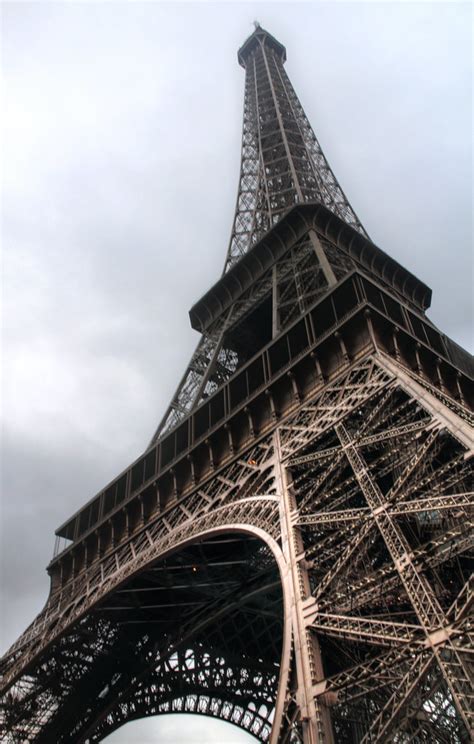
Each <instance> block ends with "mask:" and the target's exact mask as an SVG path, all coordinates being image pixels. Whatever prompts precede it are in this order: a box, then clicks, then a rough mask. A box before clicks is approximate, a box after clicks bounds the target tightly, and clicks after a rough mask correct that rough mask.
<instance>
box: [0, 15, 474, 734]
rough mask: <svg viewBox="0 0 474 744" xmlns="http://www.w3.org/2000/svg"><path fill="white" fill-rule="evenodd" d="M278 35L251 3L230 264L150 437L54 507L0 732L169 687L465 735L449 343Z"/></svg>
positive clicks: (154, 699)
mask: <svg viewBox="0 0 474 744" xmlns="http://www.w3.org/2000/svg"><path fill="white" fill-rule="evenodd" d="M285 58H286V52H285V49H284V47H283V46H282V45H281V44H280V43H279V42H277V41H276V40H275V39H274V38H273V37H270V35H268V34H267V33H266V32H265V31H264V30H263V29H261V28H260V27H257V29H256V31H255V33H254V34H253V35H252V37H250V39H248V40H247V41H246V43H245V44H244V46H243V47H242V48H241V50H240V52H239V61H240V63H241V64H242V65H243V66H244V67H245V70H246V94H245V109H244V133H243V147H242V166H241V168H242V170H241V179H240V186H239V194H238V201H237V208H236V214H235V218H234V225H233V232H232V238H231V243H230V248H229V252H228V256H227V259H226V272H225V274H224V277H223V279H222V280H221V281H220V282H219V283H218V284H217V285H216V286H215V287H214V288H213V290H211V291H210V292H209V293H208V294H207V295H206V297H205V298H203V300H201V301H200V303H198V304H197V305H196V306H195V308H194V315H195V319H196V323H197V324H198V325H199V327H200V328H201V329H202V339H201V342H200V344H199V345H198V349H197V351H196V353H195V354H194V356H193V358H192V360H191V363H190V365H189V367H188V369H187V371H186V373H185V375H184V377H183V379H182V381H181V383H180V385H179V386H178V390H177V393H176V395H175V397H174V399H173V401H172V403H171V405H170V408H169V409H168V412H167V414H166V415H165V418H164V420H163V422H162V424H161V425H160V427H159V428H158V431H157V435H156V436H155V437H154V439H153V441H152V443H151V444H150V446H149V448H148V449H147V450H146V451H145V453H144V454H143V455H142V456H141V457H140V458H138V459H137V460H136V461H135V462H134V463H132V464H131V465H130V467H129V468H127V470H126V471H124V473H122V474H120V475H119V476H118V477H117V478H116V479H115V480H114V481H112V483H110V484H108V486H106V487H105V488H104V489H103V491H101V492H100V493H99V494H98V495H97V496H95V497H94V498H93V499H92V500H91V501H89V502H88V503H87V504H86V505H85V506H84V507H83V508H82V509H81V510H80V511H79V512H77V513H76V514H75V515H73V516H72V517H71V518H70V519H69V520H68V521H67V522H66V523H65V524H63V525H62V526H61V527H60V528H59V529H58V530H57V535H58V541H59V543H60V544H58V550H57V552H56V554H55V556H54V557H53V559H52V561H51V563H50V565H49V567H48V571H49V573H50V575H51V593H50V596H49V598H48V600H47V603H46V606H45V608H44V609H43V611H42V612H41V613H40V614H39V615H38V617H37V618H36V619H35V620H34V622H33V623H32V625H31V626H30V627H29V628H28V629H27V630H26V631H25V632H24V633H23V635H22V636H21V637H20V638H19V639H18V640H17V642H16V643H15V644H14V645H13V646H12V648H11V649H10V650H9V652H8V653H7V654H6V655H5V657H4V658H3V660H2V666H1V674H2V679H1V690H2V695H3V697H2V709H1V727H2V736H3V739H2V740H4V741H6V742H10V743H12V744H13V743H16V744H18V743H19V742H55V743H57V744H62V743H66V742H83V743H85V742H96V741H100V740H102V739H103V738H104V737H105V736H106V735H108V734H109V733H110V732H111V731H113V730H115V729H117V728H118V727H120V726H121V725H123V724H124V723H126V722H127V721H130V720H133V719H135V718H140V717H143V716H148V715H159V714H164V713H170V712H193V713H200V714H203V715H208V716H214V717H218V718H221V719H223V720H226V721H230V722H232V723H234V724H235V725H237V726H240V727H241V728H243V729H245V730H247V731H248V732H250V733H252V734H253V735H254V736H255V737H256V738H257V739H258V740H260V741H269V742H272V743H273V744H276V743H277V742H292V743H294V742H304V743H305V744H321V743H323V744H330V743H332V742H336V743H338V742H342V743H345V742H354V743H356V744H362V743H364V744H366V743H368V742H383V741H386V742H388V741H396V742H400V743H402V742H403V743H404V742H417V743H418V742H419V743H420V744H421V743H422V742H450V743H453V742H454V743H455V744H457V743H458V742H459V743H460V742H467V741H469V740H470V737H471V735H472V730H473V726H474V720H473V706H472V702H473V691H472V672H473V645H472V641H473V638H472V620H471V615H470V611H471V607H472V603H473V598H474V591H473V589H474V587H473V582H472V578H471V573H470V571H471V564H470V558H471V556H472V547H473V541H474V537H473V535H474V532H473V529H472V527H473V524H472V523H473V516H474V514H473V506H474V493H473V491H472V454H473V437H472V423H473V416H472V413H471V408H470V403H471V402H472V375H470V361H469V359H468V358H467V356H465V355H464V353H463V352H462V351H460V350H459V349H458V348H457V347H455V346H454V345H452V344H451V342H450V341H449V339H446V337H445V336H444V335H443V334H442V333H440V332H439V331H438V329H436V328H435V327H434V326H433V325H432V324H431V323H430V321H429V320H428V319H427V318H426V316H425V314H424V309H425V308H426V306H427V305H428V304H429V290H428V289H427V288H426V287H425V286H424V285H423V284H422V283H421V282H419V281H418V280H416V279H415V278H414V277H412V275H410V274H409V273H408V272H405V270H403V269H401V267H399V269H397V265H396V264H395V262H393V261H391V259H389V258H388V257H387V256H385V254H383V253H382V251H379V249H377V248H376V247H375V246H373V245H372V244H371V243H370V241H368V239H367V238H366V236H365V232H364V231H363V228H362V227H361V225H360V223H359V221H358V220H357V218H356V216H355V215H354V213H353V211H352V209H351V208H350V205H349V203H348V202H347V200H346V198H345V197H344V195H343V193H342V191H341V190H340V187H339V186H338V184H337V181H336V179H335V178H334V176H333V174H332V172H331V171H330V169H329V166H328V165H327V163H326V161H325V159H324V156H323V155H322V152H321V150H320V148H319V145H318V143H317V141H316V139H315V137H314V135H313V133H312V130H311V128H310V126H309V124H308V122H307V119H306V117H305V116H304V113H303V111H302V109H301V106H300V104H299V102H298V99H297V98H296V95H295V93H294V91H293V88H292V87H291V84H290V83H289V80H288V78H287V77H286V74H285V72H284V68H283V62H284V60H285ZM303 202H307V204H304V205H303ZM295 204H299V205H300V206H297V207H295V206H294V205H295ZM321 205H322V206H321ZM328 214H329V217H328ZM331 214H332V216H331ZM277 223H278V224H277ZM345 223H347V224H345ZM341 225H342V228H341ZM270 228H272V229H271V230H270ZM336 228H337V229H336ZM268 230H270V232H267V231H268ZM266 232H267V234H266V235H265V237H264V238H263V239H262V236H263V234H264V233H266ZM351 236H352V237H351ZM244 255H245V258H244V259H242V260H241V262H240V261H239V259H240V258H241V256H244Z"/></svg>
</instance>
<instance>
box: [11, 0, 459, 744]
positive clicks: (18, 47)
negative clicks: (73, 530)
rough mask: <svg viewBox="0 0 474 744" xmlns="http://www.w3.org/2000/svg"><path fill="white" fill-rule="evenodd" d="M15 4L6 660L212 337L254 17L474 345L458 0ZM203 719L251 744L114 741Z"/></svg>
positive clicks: (386, 223) (365, 213)
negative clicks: (65, 539) (52, 576)
mask: <svg viewBox="0 0 474 744" xmlns="http://www.w3.org/2000/svg"><path fill="white" fill-rule="evenodd" d="M2 12H3V29H2V67H3V73H4V81H5V82H4V94H3V105H2V110H3V113H4V118H3V138H4V145H5V147H4V162H3V169H2V192H3V194H2V195H3V199H2V256H3V271H4V281H3V303H2V309H3V359H4V361H3V396H2V402H3V406H2V407H3V437H2V450H3V468H2V516H1V522H0V527H1V533H2V534H1V538H2V555H1V558H2V595H3V602H2V618H1V626H2V643H1V646H2V650H5V649H6V648H7V647H8V646H9V645H10V643H12V642H13V640H14V639H15V638H16V637H17V635H19V633H20V632H21V631H22V630H23V629H24V628H25V627H26V625H27V624H28V623H29V622H30V621H31V620H32V619H33V617H34V615H35V614H36V613H37V612H38V611H39V610H40V609H41V607H42V605H43V603H44V601H45V599H46V596H47V593H48V577H47V574H46V573H45V571H44V567H45V566H46V564H47V563H48V561H49V559H50V557H51V554H52V549H53V543H54V530H55V529H56V527H57V526H58V525H59V524H60V523H62V522H63V521H64V520H65V519H66V518H67V517H69V516H70V515H71V514H72V513H73V512H74V511H75V510H76V509H77V508H79V507H80V506H81V505H82V504H83V503H84V502H85V501H86V500H88V499H89V498H90V497H91V496H92V495H93V494H94V493H95V492H96V491H98V490H99V489H100V488H101V487H102V486H103V485H104V484H105V483H106V482H108V481H109V480H110V479H111V478H112V477H113V476H114V475H115V474H116V473H117V472H119V471H120V470H122V468H123V467H125V466H126V465H127V464H128V462H130V461H131V460H133V459H134V458H135V457H136V456H137V455H138V454H139V453H140V451H142V450H143V449H144V447H145V446H146V444H147V442H148V441H149V439H150V437H151V435H152V433H153V431H154V429H155V427H156V425H157V423H158V421H159V419H160V418H161V415H162V414H163V412H164V409H165V407H166V404H167V403H168V402H169V399H170V398H171V396H172V393H173V391H174V388H175V386H176V384H177V382H178V379H179V377H180V376H181V374H182V372H183V370H184V367H185V365H186V363H187V361H188V358H189V356H190V354H191V352H192V350H193V348H194V346H195V344H196V343H197V334H196V333H195V332H194V331H191V329H190V327H189V321H188V316H187V312H188V309H189V308H190V307H191V305H192V304H193V303H194V302H195V301H196V300H197V299H198V298H199V297H200V295H201V294H202V293H203V292H204V291H205V290H206V289H207V288H208V287H209V286H210V285H211V284H212V283H214V281H215V280H216V279H217V278H218V276H219V275H220V272H221V269H222V265H223V261H224V257H225V253H226V250H227V244H228V239H229V234H230V229H231V224H232V216H233V210H234V205H235V196H236V189H237V182H238V171H239V161H240V135H241V119H242V105H243V84H244V71H243V70H242V69H241V68H240V67H239V66H238V64H237V60H236V54H237V49H238V47H239V46H240V45H241V44H242V43H243V41H244V40H245V38H246V37H247V36H248V35H249V34H250V33H251V32H252V30H253V27H252V22H253V21H254V20H255V19H258V20H259V21H260V23H261V24H262V26H264V27H265V28H267V29H268V30H269V31H270V32H271V33H272V34H273V35H275V36H276V37H277V39H279V40H280V41H281V42H282V43H284V44H285V45H286V47H287V52H288V62H287V71H288V74H289V76H290V79H291V81H292V83H293V85H294V86H295V88H296V91H297V93H298V95H299V97H300V99H301V101H302V103H303V106H304V107H305V110H306V113H307V114H308V116H309V119H310V121H311V122H312V124H313V127H314V129H315V132H316V135H317V137H318V138H319V140H320V143H321V145H322V147H323V149H324V151H325V154H326V156H327V158H328V160H329V162H330V164H331V166H332V168H333V170H334V172H335V174H336V176H337V178H338V179H339V181H340V183H341V185H342V187H343V189H344V191H345V193H346V194H347V196H348V198H349V200H350V201H351V203H352V206H353V207H354V209H355V211H356V212H357V213H358V215H359V217H360V218H361V220H362V222H363V224H364V226H365V227H366V229H367V231H368V233H369V234H370V236H371V237H372V239H373V240H374V242H376V243H377V244H378V245H380V246H381V247H382V248H383V249H384V250H385V251H386V252H388V253H390V254H391V255H392V256H393V257H394V258H395V259H397V260H398V261H399V262H401V263H402V264H403V265H405V266H406V267H407V268H408V269H410V270H411V271H412V272H414V273H415V274H417V275H418V276H419V277H420V278H421V279H422V280H423V281H425V282H426V283H427V284H428V285H429V286H431V287H432V289H433V308H432V310H431V311H430V313H429V314H430V317H431V318H432V319H433V320H434V322H436V323H437V324H438V325H439V326H440V327H441V329H442V330H443V331H445V332H446V333H448V334H449V335H450V336H452V337H453V338H454V339H455V340H456V341H458V342H459V343H461V344H462V345H464V346H465V347H470V346H471V343H472V338H471V333H472V306H471V302H472V299H471V292H470V285H471V279H472V265H471V261H472V257H471V256H472V222H471V206H472V145H471V105H472V78H471V76H472V71H471V43H472V39H471V28H472V17H471V9H470V4H468V3H466V4H462V3H456V2H451V3H416V4H415V3H395V4H393V3H392V4H385V3H364V4H360V3H349V4H348V3H338V2H332V3H292V4H291V5H290V4H286V3H240V4H233V3H224V2H221V3H219V4H212V3H207V4H204V3H200V4H193V5H190V4H185V3H175V4H167V3H144V4H141V3H138V2H137V3H120V4H119V3H113V2H108V3H102V4H93V3H88V2H83V3H80V4H69V3H68V4H61V3H59V4H52V3H51V4H48V3H33V4H28V3H3V5H2ZM190 726H191V727H192V728H193V727H194V728H193V731H194V733H193V734H192V737H191V738H192V740H193V742H200V741H202V742H203V743H204V742H210V741H217V742H220V743H221V744H226V743H227V742H228V743H229V744H230V742H234V741H235V742H237V741H242V742H243V741H245V740H248V737H246V735H243V734H241V733H240V732H239V731H238V730H237V729H234V728H233V727H229V726H228V725H225V724H221V726H225V728H224V729H222V728H219V729H216V728H214V725H213V724H212V723H211V724H209V723H208V722H206V721H205V722H204V724H201V728H200V729H199V730H200V731H201V733H200V734H198V733H197V731H198V729H197V728H196V727H197V724H196V723H194V721H193V719H190V718H189V717H188V718H187V719H185V722H184V723H183V722H182V721H180V720H179V718H177V717H170V718H169V719H165V718H163V719H162V720H161V721H160V720H157V721H147V722H144V723H143V722H140V723H138V724H132V725H131V726H130V727H124V729H123V730H122V731H121V732H117V734H115V735H114V736H112V737H110V741H112V740H113V741H114V742H116V743H118V742H135V741H137V742H141V743H142V744H148V743H150V744H151V742H154V741H157V740H158V739H157V738H155V736H154V734H153V732H155V734H156V737H158V734H159V741H160V742H161V744H176V743H179V742H181V741H183V742H184V741H187V740H189V739H190V736H191V733H190V731H191V729H190ZM213 731H214V732H215V733H214V734H212V732H213ZM223 732H225V733H223ZM212 736H214V738H212ZM200 737H201V738H200Z"/></svg>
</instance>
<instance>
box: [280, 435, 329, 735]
mask: <svg viewBox="0 0 474 744" xmlns="http://www.w3.org/2000/svg"><path fill="white" fill-rule="evenodd" d="M274 452H275V477H276V484H277V493H278V494H279V496H280V515H281V516H280V518H281V534H282V550H283V555H284V556H285V559H286V561H287V565H288V571H287V574H286V577H285V579H284V591H285V592H288V593H289V596H290V597H291V601H290V604H291V620H290V621H291V626H292V634H293V651H294V668H295V669H294V671H295V673H296V679H295V684H296V690H295V697H296V705H297V708H298V711H299V714H298V716H297V720H299V721H300V723H301V731H302V736H303V742H304V744H333V742H334V735H333V731H332V724H331V717H330V713H329V710H328V708H327V706H326V705H325V704H324V702H323V701H322V700H321V699H319V700H317V699H315V697H314V685H315V684H316V683H317V682H318V681H320V680H322V679H323V678H324V671H323V664H322V658H321V651H320V648H319V643H318V641H317V638H316V637H315V635H314V634H313V633H312V631H311V630H310V627H309V624H308V623H307V622H306V620H305V612H304V610H305V605H306V604H307V602H308V600H309V601H310V602H311V589H310V583H309V578H308V571H307V568H306V564H305V556H304V548H303V542H302V540H301V536H300V534H299V530H298V528H297V527H295V526H294V525H295V523H296V517H297V505H296V500H295V498H294V495H293V494H292V492H291V481H290V477H289V473H288V472H287V470H286V469H285V467H284V465H283V463H282V458H281V446H280V436H279V432H278V430H277V431H276V432H275V434H274Z"/></svg>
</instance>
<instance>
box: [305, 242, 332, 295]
mask: <svg viewBox="0 0 474 744" xmlns="http://www.w3.org/2000/svg"><path fill="white" fill-rule="evenodd" d="M309 238H310V240H311V245H312V246H313V249H314V252H315V253H316V257H317V259H318V261H319V265H320V266H321V269H322V271H323V274H324V278H325V279H326V281H327V283H328V286H329V287H333V286H334V285H335V284H337V279H336V276H335V274H334V271H333V270H332V266H331V264H330V263H329V261H328V258H327V256H326V252H325V250H324V248H323V245H322V243H321V241H320V240H319V238H318V235H317V233H316V231H315V230H310V231H309Z"/></svg>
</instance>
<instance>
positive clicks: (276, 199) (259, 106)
mask: <svg viewBox="0 0 474 744" xmlns="http://www.w3.org/2000/svg"><path fill="white" fill-rule="evenodd" d="M254 37H255V39H256V40H257V42H258V43H256V44H255V46H254V47H253V50H252V52H251V53H249V54H247V55H246V57H245V73H246V78H245V101H244V126H243V135H242V161H241V171H240V182H239V190H238V196H237V206H236V213H235V217H234V224H233V228H232V235H231V239H230V245H229V250H228V253H227V258H226V263H225V270H227V269H229V268H230V267H231V266H232V265H233V264H234V263H235V261H238V259H239V258H240V257H241V256H242V255H243V254H244V253H246V252H247V251H248V250H249V248H250V247H251V246H252V245H253V244H254V243H255V242H256V241H257V240H258V239H259V238H260V237H261V236H262V235H263V234H264V233H265V232H266V231H267V230H268V229H269V228H270V227H272V225H274V224H275V223H276V222H277V221H278V220H279V218H280V216H281V215H282V214H283V213H284V212H285V211H287V210H288V209H289V208H290V207H292V206H294V205H295V204H298V203H302V202H306V201H319V202H321V203H322V204H324V205H325V206H327V207H328V208H329V209H331V211H333V212H334V214H337V215H338V216H339V217H341V218H342V219H343V220H345V221H346V222H347V224H349V225H351V226H352V227H354V228H355V229H357V230H359V231H360V232H361V233H362V234H364V235H365V231H364V229H363V227H362V225H361V223H360V221H359V220H358V218H357V216H356V215H355V213H354V210H353V209H352V207H351V206H350V204H349V202H348V200H347V198H346V197H345V195H344V193H343V191H342V189H341V187H340V186H339V184H338V182H337V180H336V177H335V176H334V174H333V172H332V171H331V169H330V167H329V165H328V162H327V160H326V158H325V156H324V154H323V151H322V149H321V147H320V145H319V143H318V141H317V139H316V137H315V134H314V132H313V130H312V128H311V125H310V123H309V121H308V119H307V117H306V115H305V113H304V110H303V107H302V106H301V103H300V101H299V100H298V97H297V95H296V93H295V91H294V89H293V86H292V85H291V82H290V80H289V78H288V76H287V74H286V72H285V69H284V67H283V62H284V60H283V58H282V53H281V50H280V49H279V48H277V47H275V46H273V44H272V41H273V40H272V39H271V37H269V35H268V34H267V33H266V32H265V31H264V30H263V29H260V28H257V30H256V31H255V34H254ZM269 39H270V41H269Z"/></svg>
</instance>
